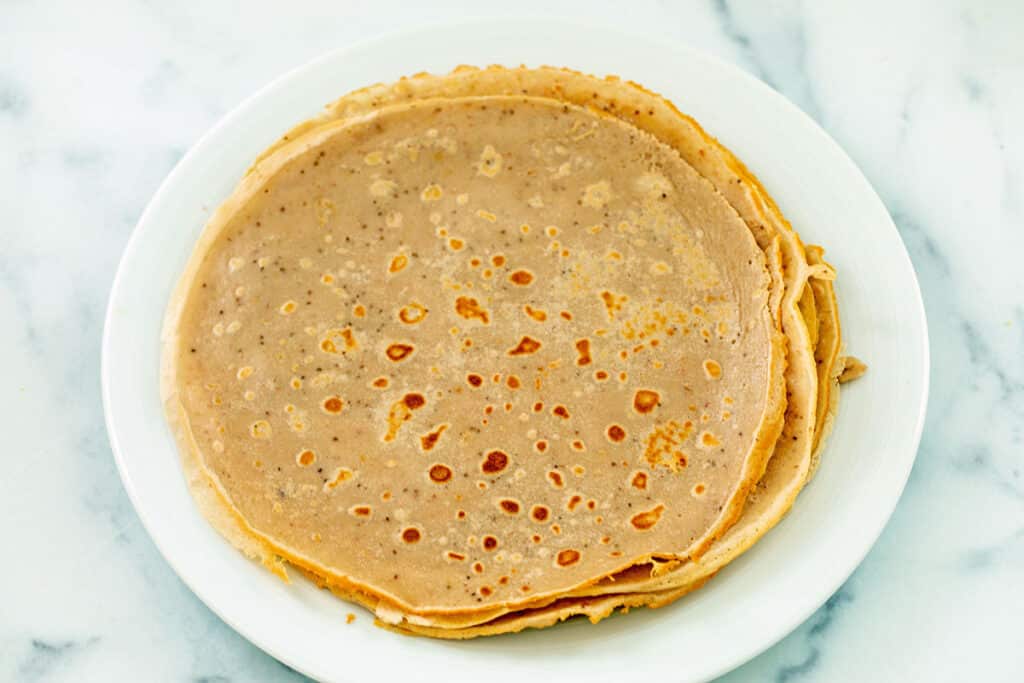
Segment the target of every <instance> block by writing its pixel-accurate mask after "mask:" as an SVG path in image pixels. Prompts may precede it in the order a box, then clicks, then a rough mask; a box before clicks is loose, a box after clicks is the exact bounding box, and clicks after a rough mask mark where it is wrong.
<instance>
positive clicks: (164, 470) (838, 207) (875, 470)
mask: <svg viewBox="0 0 1024 683" xmlns="http://www.w3.org/2000/svg"><path fill="white" fill-rule="evenodd" d="M464 63H468V64H477V65H485V64H493V63H500V64H507V65H517V64H520V63H524V64H527V65H542V64H555V65H564V66H569V67H572V68H575V69H579V70H583V71H586V72H590V73H596V74H608V73H614V74H618V75H620V76H623V77H626V78H630V79H633V80H636V81H638V82H640V83H643V84H644V85H645V86H647V87H649V88H652V89H654V90H656V91H658V92H661V93H663V94H665V95H667V96H668V97H669V98H671V99H672V100H673V101H674V102H675V103H676V104H678V105H679V107H680V108H681V109H683V110H684V111H686V112H687V113H689V114H692V115H693V116H695V117H696V118H697V120H698V121H700V123H701V124H702V125H704V126H705V127H706V128H707V129H708V130H709V131H710V132H711V133H712V134H713V135H715V136H717V137H718V138H720V139H721V140H722V141H723V142H724V143H725V144H726V145H727V146H728V147H730V148H731V149H732V150H733V151H735V152H736V153H737V155H738V156H739V157H740V158H741V159H743V160H744V161H745V162H746V163H747V164H748V165H749V166H750V167H751V168H752V169H753V170H754V172H755V173H756V174H757V175H758V176H759V177H760V178H761V180H762V181H763V182H764V184H765V185H766V186H767V187H768V189H769V191H770V192H771V193H772V194H773V196H774V197H775V199H776V200H777V201H778V203H779V204H780V205H781V207H782V209H783V211H784V213H785V214H786V216H787V217H788V218H789V219H790V220H791V221H792V223H793V225H794V226H795V227H796V229H797V230H798V231H799V233H800V234H801V236H802V237H803V238H804V239H805V241H807V242H812V243H821V244H824V245H826V246H827V248H828V254H827V256H828V258H829V260H830V261H831V262H832V263H833V264H834V265H835V266H836V269H837V270H838V272H839V298H840V305H841V311H842V315H843V332H844V335H845V340H846V344H847V347H848V349H849V350H850V351H851V352H854V353H856V355H857V356H859V357H861V358H863V359H864V360H866V361H867V363H868V364H869V365H870V366H871V370H870V372H869V373H868V374H867V375H866V376H865V377H864V378H863V379H861V380H859V381H858V382H856V383H855V384H854V385H852V386H849V387H848V388H846V389H844V391H843V401H842V407H841V410H840V413H839V418H838V420H837V421H836V425H835V431H834V432H833V434H832V437H831V439H830V441H829V445H828V447H827V450H826V452H825V453H824V454H823V457H822V465H821V469H820V470H819V472H818V474H817V477H816V479H815V480H814V482H813V484H812V485H811V486H810V487H809V488H808V489H807V490H805V491H804V492H803V494H801V496H800V498H799V500H798V501H797V503H796V506H795V507H794V508H793V510H792V512H791V514H790V515H789V516H788V517H787V518H786V519H785V520H784V521H783V522H782V523H781V524H780V525H779V526H778V527H777V528H776V529H775V530H774V531H772V532H771V533H770V534H768V536H767V537H766V538H764V539H763V540H762V541H761V542H760V543H759V544H758V545H757V546H756V547H755V548H754V549H753V550H751V551H750V552H748V553H747V554H746V555H744V556H743V557H741V558H740V559H739V560H737V561H736V562H734V563H732V564H731V565H729V566H728V567H727V568H726V569H725V570H724V571H722V572H721V573H720V575H719V576H717V577H716V578H715V579H714V580H713V581H711V582H710V583H709V584H708V585H707V586H706V587H705V588H703V589H702V590H700V591H697V592H696V593H694V594H693V595H690V596H687V597H686V598H684V599H683V600H680V601H679V602H677V603H676V604H674V605H672V606H670V607H667V608H664V609H660V610H639V611H634V612H633V613H631V614H629V615H628V616H617V617H614V618H612V619H608V620H606V621H604V622H602V623H600V624H599V625H597V626H592V625H590V624H588V623H586V622H583V623H579V622H570V623H568V624H563V625H561V626H559V627H556V628H554V629H547V630H544V631H533V632H527V633H522V634H518V635H514V636H502V637H498V638H488V639H479V640H475V641H470V642H462V643H453V642H441V641H434V640H429V639H424V638H407V637H401V636H398V635H394V634H392V633H389V632H387V631H384V630H381V629H378V628H375V627H374V626H373V625H372V623H371V622H372V619H371V618H370V616H369V615H368V614H367V613H365V612H363V611H362V610H358V609H354V608H351V607H349V606H348V605H345V604H344V603H342V602H339V601H338V600H337V599H335V598H334V597H332V596H331V595H329V594H328V593H327V592H325V591H319V590H316V589H315V588H313V587H312V586H311V585H310V584H308V583H307V582H305V581H303V580H297V581H296V582H295V583H293V584H292V585H285V584H283V583H282V582H280V581H279V580H278V579H276V578H275V577H273V576H272V575H271V574H270V573H269V572H267V571H266V570H264V569H263V568H261V567H260V566H258V565H256V564H255V563H252V562H249V561H248V560H246V559H245V558H243V556H242V555H241V554H240V553H238V552H237V551H235V550H234V549H233V548H232V547H230V546H229V545H228V544H227V543H226V542H225V541H223V540H222V539H221V538H220V537H219V536H218V535H217V534H216V533H215V532H214V531H213V530H212V529H211V528H210V527H209V525H208V524H207V523H206V521H205V520H204V519H203V518H202V517H201V516H200V515H199V513H198V512H197V510H196V509H195V507H194V506H193V504H192V499H191V497H190V495H189V492H188V490H187V489H186V487H185V483H184V481H183V478H182V476H181V474H180V470H179V466H178V454H177V452H176V449H175V445H174V442H173V440H172V437H171V435H170V433H169V431H168V429H167V427H166V425H165V423H164V418H163V412H162V410H161V405H160V401H159V397H158V371H157V370H158V358H159V335H160V325H161V319H162V316H163V312H164V307H165V305H166V303H167V300H168V296H169V294H170V292H171V288H172V286H173V284H174V282H175V281H176V279H177V277H178V274H179V272H180V271H181V269H182V267H183V266H184V264H185V261H186V259H187V257H188V255H189V253H190V252H191V250H192V246H193V244H194V242H195V240H196V238H197V236H198V235H199V233H200V231H201V230H202V228H203V225H204V224H205V222H206V220H207V218H208V216H209V215H210V212H211V211H212V210H213V209H214V208H215V207H216V206H217V205H218V204H219V203H220V202H221V201H222V200H223V199H224V198H225V197H226V196H227V195H228V194H229V192H230V191H231V190H232V189H233V187H234V185H235V183H236V182H237V181H238V180H239V178H240V177H241V175H242V173H243V172H244V170H245V169H246V168H247V166H248V165H249V163H250V162H251V161H252V160H253V158H254V157H255V156H256V155H257V154H258V153H259V152H260V151H262V150H263V149H264V148H265V147H266V146H267V145H268V144H269V143H271V142H272V141H274V140H275V139H276V138H277V137H278V136H279V135H280V134H281V133H282V132H284V131H285V130H286V129H288V128H289V127H290V126H291V125H292V124H294V123H297V122H299V121H302V120H304V119H306V118H308V117H310V116H311V115H313V114H315V113H316V112H317V111H318V109H319V108H320V107H321V106H322V105H324V104H325V103H327V102H328V101H330V100H333V99H335V98H336V97H338V96H339V95H341V94H343V93H345V92H347V91H349V90H352V89H354V88H358V87H361V86H364V85H367V84H370V83H374V82H377V81H391V80H394V79H396V78H398V77H400V76H402V75H405V74H410V73H414V72H417V71H423V70H427V71H432V72H435V73H437V72H444V71H447V70H449V69H451V68H453V67H455V66H456V65H458V64H464ZM927 383H928V341H927V332H926V327H925V320H924V309H923V307H922V304H921V297H920V292H919V290H918V285H917V281H916V279H915V277H914V272H913V268H912V266H911V264H910V260H909V258H908V257H907V253H906V251H905V249H904V246H903V244H902V242H901V241H900V238H899V235H898V234H897V232H896V229H895V227H894V226H893V224H892V221H891V219H890V218H889V215H888V214H887V213H886V210H885V208H884V207H883V205H882V202H881V201H880V200H879V198H878V197H877V196H876V195H875V193H874V191H873V190H872V189H871V187H870V185H869V184H868V182H867V181H866V180H865V178H864V176H863V175H862V174H861V173H860V171H859V170H858V169H857V168H856V166H854V164H853V163H852V162H851V161H850V159H849V158H848V157H847V156H846V154H844V153H843V151H842V150H841V149H840V148H839V147H838V146H837V145H836V143H835V142H833V141H832V139H831V138H829V137H828V135H827V134H825V133H824V132H823V131H822V130H821V129H820V128H818V126H817V125H815V124H814V122H812V121H811V119H810V118H808V117H807V116H805V115H804V114H803V113H802V112H800V111H799V110H798V109H797V108H796V107H795V106H793V105H792V104H790V103H789V102H788V101H787V100H786V99H784V98H783V97H782V96H780V95H779V94H778V93H776V92H775V91H773V90H771V89H770V88H768V87H767V86H766V85H764V84H762V83H761V82H759V81H757V80H755V79H754V78H752V77H750V76H748V75H746V74H745V73H743V72H742V71H740V70H739V69H737V68H735V67H733V66H730V65H728V64H725V63H723V62H720V61H718V60H716V59H713V58H711V57H709V56H707V55H704V54H701V53H699V52H695V51H693V50H692V49H688V48H686V47H683V46H680V45H673V46H669V45H659V44H656V43H654V42H651V41H650V40H648V39H646V38H642V37H633V36H627V35H622V34H620V33H618V32H615V31H613V30H610V29H597V28H581V27H579V26H568V25H560V24H557V23H547V22H508V21H506V22H491V23H485V24H473V25H471V27H467V26H462V27H457V26H444V27H434V28H426V29H422V30H418V31H415V32H411V33H403V34H400V35H392V36H388V37H383V38H379V39H374V40H371V41H367V42H363V43H360V44H358V45H355V46H352V47H350V48H346V49H343V50H340V51H338V52H335V53H332V54H330V55H327V56H326V57H324V58H321V59H319V60H317V61H315V62H313V63H311V64H308V65H306V66H304V67H302V68H300V69H297V70H296V71H293V72H291V73H289V74H287V75H286V76H284V77H283V78H280V79H278V80H277V81H275V82H274V83H272V84H270V85H269V86H267V87H266V88H264V89H263V90H261V91H260V92H259V93H257V94H256V95H254V96H253V97H251V98H249V99H248V100H247V101H246V102H244V103H243V104H242V105H241V106H239V107H238V108H237V109H235V110H234V111H233V112H231V113H230V114H229V115H228V116H227V117H225V118H224V119H223V120H222V121H221V122H220V123H218V124H217V125H216V126H215V127H214V128H213V130H211V131H210V132H209V133H208V134H207V135H206V136H205V137H203V139H202V140H200V141H199V142H198V143H197V144H196V146H195V147H194V148H192V150H191V151H190V152H189V153H188V154H187V155H186V156H185V158H184V159H182V160H181V162H180V163H179V164H178V166H177V167H176V168H175V169H174V171H173V172H172V173H171V174H170V176H168V178H167V180H166V181H165V182H164V184H163V186H162V187H161V188H160V190H159V191H158V192H157V194H156V196H155V197H154V198H153V200H152V202H150V204H149V207H148V208H147V209H146V211H145V213H144V214H143V216H142V218H141V219H140V220H139V224H138V226H137V227H136V229H135V233H134V234H133V236H132V239H131V241H130V242H129V244H128V248H127V249H126V251H125V254H124V257H123V259H122V261H121V266H120V269H119V270H118V273H117V278H116V279H115V281H114V287H113V291H112V293H111V296H110V305H109V310H108V311H107V320H106V330H105V335H104V340H103V400H104V407H105V409H106V416H107V428H108V430H109V433H110V441H111V445H112V446H113V450H114V454H115V457H116V458H117V464H118V467H119V468H120V471H121V476H122V478H123V480H124V485H125V488H127V490H128V494H129V495H130V496H131V500H132V502H133V503H134V505H135V508H136V510H137V511H138V513H139V516H140V517H141V518H142V522H143V523H144V524H145V526H146V529H147V530H148V531H149V533H150V535H151V536H152V537H153V540H154V541H155V542H156V544H157V546H158V547H159V549H160V551H161V552H162V553H163V555H164V557H165V558H166V559H167V561H168V562H169V563H170V564H171V566H172V567H174V569H175V571H177V573H178V574H179V575H180V576H181V578H182V579H183V580H184V581H185V583H187V584H188V585H189V586H190V587H191V588H192V590H193V591H195V593H196V595H198V596H199V597H200V599H202V600H203V602H205V603H206V604H207V605H209V607H210V608H211V609H212V610H213V611H214V612H216V613H217V614H218V615H219V616H220V617H221V618H222V619H224V620H225V621H226V622H227V623H229V624H230V625H231V626H233V627H234V628H235V629H237V630H238V631H239V632H240V633H242V634H243V635H244V636H245V637H247V638H249V639H250V640H251V641H252V642H253V643H255V644H256V645H258V646H259V647H261V648H263V649H264V650H266V651H267V652H269V653H270V654H272V655H274V656H275V657H277V658H279V659H281V660H282V661H284V662H286V663H287V664H288V665H290V666H292V667H294V668H296V669H298V670H300V671H302V672H305V673H307V674H309V675H311V676H314V677H317V678H321V679H327V680H352V681H361V680H392V679H396V680H397V679H403V680H418V679H419V678H421V677H422V675H423V674H424V673H425V672H437V673H441V672H443V675H444V678H445V679H446V680H447V681H449V683H457V682H458V681H480V680H487V681H489V683H498V682H499V681H516V682H517V683H521V682H522V681H524V680H530V677H531V676H538V675H539V676H543V678H542V679H539V680H551V679H554V680H569V679H583V678H586V679H587V680H588V681H590V682H592V683H593V682H596V681H604V680H622V679H623V678H624V677H625V676H629V675H631V674H636V673H637V672H638V671H640V670H642V671H644V672H645V673H650V674H658V673H660V674H662V675H665V676H668V677H669V678H670V679H672V680H686V681H697V680H704V679H708V678H711V677H713V676H715V675H718V674H721V673H724V672H725V671H727V670H729V669H731V668H733V667H735V666H737V665H739V664H741V663H742V662H744V661H746V660H747V659H749V658H750V657H753V656H754V655H756V654H758V653H759V652H761V651H763V650H764V649H766V648H767V647H769V646H770V645H772V644H773V643H775V642H776V641H777V640H779V639H780V638H782V637H783V636H785V635H786V634H787V633H789V632H790V631H791V630H792V629H793V628H795V627H796V626H797V625H798V624H799V623H800V622H802V621H803V620H805V619H806V618H807V617H808V616H809V615H810V614H811V613H812V612H813V611H814V610H815V609H816V608H818V607H819V606H820V605H821V604H822V603H823V602H824V601H825V600H826V599H827V598H828V597H829V596H830V595H831V594H832V593H833V592H834V591H835V590H836V589H837V588H838V587H839V586H840V585H841V584H842V582H843V581H844V580H846V578H847V577H848V576H849V575H850V573H851V572H852V571H853V570H854V568H855V567H856V566H857V564H858V563H859V562H860V561H861V560H862V559H863V557H864V555H865V554H866V553H867V551H868V549H869V548H870V547H871V545H872V543H874V541H875V539H876V538H877V537H878V535H879V533H881V530H882V528H883V526H884V525H885V522H886V520H887V519H888V518H889V515H890V514H891V513H892V510H893V508H894V506H895V505H896V501H897V500H898V498H899V496H900V492H901V491H902V489H903V485H904V483H905V481H906V478H907V475H908V473H909V472H910V467H911V464H912V463H913V459H914V455H915V453H916V451H917V446H918V441H919V439H920V435H921V427H922V424H923V419H924V409H925V404H926V398H927ZM350 610H351V611H354V612H357V613H358V614H359V618H358V619H357V621H356V622H355V623H354V624H351V625H347V624H346V623H345V618H344V615H345V613H346V612H348V611H350ZM556 677H557V678H556Z"/></svg>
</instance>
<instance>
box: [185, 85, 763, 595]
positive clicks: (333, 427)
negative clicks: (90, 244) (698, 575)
mask: <svg viewBox="0 0 1024 683" xmlns="http://www.w3.org/2000/svg"><path fill="white" fill-rule="evenodd" d="M538 176H539V178H538ZM535 178H537V179H535ZM769 284H770V277H769V275H768V271H767V267H766V265H765V260H764V256H763V254H762V253H761V251H760V250H759V249H758V247H757V245H756V243H755V241H754V239H753V238H752V236H751V234H750V232H749V231H748V230H747V229H746V226H745V225H744V224H743V222H742V221H740V220H739V219H738V217H737V216H736V215H735V213H734V212H733V211H732V210H731V208H730V207H729V205H728V203H727V202H725V201H724V200H723V199H722V198H721V197H720V196H719V195H718V194H717V193H715V192H714V191H713V189H712V187H711V186H710V184H709V183H708V182H707V181H705V180H704V179H703V178H701V177H700V176H699V175H698V174H697V173H696V172H694V171H693V169H692V168H691V167H689V166H688V165H687V164H685V163H684V162H683V161H682V160H681V159H680V158H679V157H678V155H677V154H675V152H674V151H673V150H672V149H671V148H670V147H668V146H666V145H664V144H662V143H659V142H658V141H657V140H656V139H654V138H653V137H652V136H644V135H640V134H638V133H637V131H636V130H635V129H634V128H632V127H629V126H626V125H625V124H623V123H622V122H621V121H619V120H617V119H614V118H612V117H607V116H601V115H598V114H596V113H594V112H592V111H588V110H585V109H582V108H578V107H574V106H570V105H567V104H565V103H560V102H554V101H551V100H548V99H542V98H531V97H524V96H514V97H502V96H495V97H486V98H460V99H457V100H424V101H417V102H413V103H408V104H401V105H395V106H393V107H387V108H383V109H381V110H380V111H378V112H375V113H373V114H370V115H368V116H365V117H361V118H357V119H351V120H346V121H343V122H338V123H337V124H334V125H328V126H323V127H321V128H320V129H318V130H317V131H315V132H311V133H310V134H308V135H305V136H303V137H302V138H300V140H297V141H296V142H295V143H294V144H292V145H286V146H285V147H282V148H281V149H280V150H279V151H278V152H277V153H275V154H274V155H272V156H270V157H267V158H266V159H264V161H263V162H261V163H260V164H259V165H258V166H257V168H256V169H255V171H254V172H253V173H251V174H250V175H249V176H248V177H247V179H246V180H245V182H244V183H243V185H242V187H241V188H240V189H239V191H238V192H236V194H235V195H234V196H233V198H232V199H231V200H229V202H228V203H227V204H226V205H225V206H224V207H222V209H221V210H220V211H219V212H218V215H217V217H215V219H214V220H213V221H212V222H211V224H210V226H208V228H207V231H206V232H205V233H204V236H203V239H202V240H201V243H200V246H199V247H198V248H197V251H196V253H195V255H194V257H193V261H192V263H191V264H190V267H189V268H188V270H187V273H186V276H185V279H184V280H183V285H182V291H181V295H180V297H179V298H178V300H177V301H176V305H175V306H174V310H173V312H172V315H171V320H172V322H171V323H170V326H169V328H168V329H169V334H168V347H167V348H168V352H167V354H166V356H165V360H166V363H167V365H166V370H167V372H166V376H167V381H166V387H167V402H168V406H169V409H170V410H171V412H172V415H173V417H174V419H175V425H176V427H177V428H178V429H179V432H180V434H181V438H182V441H183V443H184V445H185V446H186V447H187V448H189V449H193V450H194V455H195V457H196V458H197V460H198V461H199V463H200V465H201V467H203V468H204V470H205V471H206V472H207V474H208V476H209V477H210V478H211V480H212V481H213V482H214V485H215V487H216V488H217V489H218V490H219V492H220V493H221V495H222V496H223V498H224V499H225V501H226V502H227V503H228V505H229V506H230V507H231V508H232V509H233V510H234V511H235V512H236V513H237V514H238V515H239V516H240V517H241V519H242V520H244V524H245V527H246V530H247V531H248V532H249V533H250V534H251V535H252V536H254V537H256V538H257V539H259V540H260V541H261V542H262V543H263V544H264V546H263V547H264V548H271V549H273V551H274V554H275V555H278V556H281V557H285V558H287V559H288V560H289V561H290V562H292V563H294V564H297V565H300V566H302V567H304V568H306V569H309V570H311V571H313V572H314V573H316V574H318V575H320V576H323V577H327V578H329V579H330V580H332V581H334V582H337V583H339V584H340V585H343V586H347V587H349V588H352V589H356V590H359V591H363V592H365V593H367V594H370V595H375V596H378V597H380V598H383V599H384V600H386V601H387V602H388V603H389V604H391V605H394V606H396V607H398V608H400V609H403V610H405V611H407V612H409V613H412V614H416V613H448V612H456V613H457V612H467V611H473V610H479V609H484V608H489V607H491V606H494V605H501V606H503V607H514V606H516V605H521V604H526V603H528V602H530V601H532V600H536V599H541V598H544V597H548V596H558V595H562V594H564V593H565V592H567V591H570V590H572V589H574V588H577V587H579V586H582V585H586V584H588V583H593V582H594V581H597V580H599V579H600V578H601V577H603V576H608V575H610V574H614V573H616V572H618V571H621V570H622V569H624V568H626V567H629V566H632V565H634V564H637V563H643V562H646V561H649V560H650V559H651V558H652V557H665V558H689V557H691V556H696V555H699V554H700V553H701V552H703V551H704V550H706V549H707V548H708V547H709V546H710V545H711V544H712V542H713V541H714V540H715V539H716V538H717V537H718V536H720V535H721V534H722V533H724V531H725V530H726V529H727V528H728V527H729V525H730V524H731V523H732V522H733V521H734V520H735V519H736V518H737V517H738V515H739V514H740V512H741V510H742V505H743V503H744V501H745V499H746V495H747V492H748V491H749V489H750V488H751V487H752V486H753V485H754V484H755V483H756V481H757V480H758V478H759V477H760V476H761V473H762V472H763V471H764V465H765V462H766V459H767V457H768V455H769V454H770V452H771V447H772V444H773V442H774V440H775V437H776V435H777V433H778V426H779V424H780V422H781V408H782V395H781V394H782V392H781V387H782V384H781V381H782V379H781V369H782V341H781V338H780V336H779V335H778V334H777V332H776V330H775V327H774V324H773V321H772V318H771V316H770V314H769V311H768V307H767V302H768V295H769Z"/></svg>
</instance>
